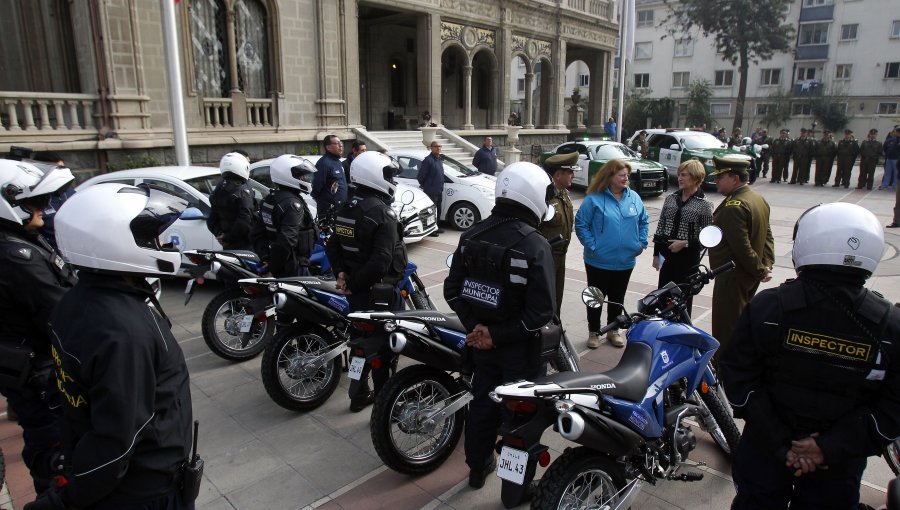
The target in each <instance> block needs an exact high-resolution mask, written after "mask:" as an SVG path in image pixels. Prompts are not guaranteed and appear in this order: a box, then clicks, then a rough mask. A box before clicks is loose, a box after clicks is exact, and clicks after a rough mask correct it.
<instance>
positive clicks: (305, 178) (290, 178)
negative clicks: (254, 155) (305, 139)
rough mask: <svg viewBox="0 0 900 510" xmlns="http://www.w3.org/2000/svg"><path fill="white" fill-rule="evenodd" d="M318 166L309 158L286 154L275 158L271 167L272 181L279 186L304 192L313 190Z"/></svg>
mask: <svg viewBox="0 0 900 510" xmlns="http://www.w3.org/2000/svg"><path fill="white" fill-rule="evenodd" d="M314 173H316V167H315V166H313V164H312V163H310V162H309V160H307V159H303V158H301V157H300V156H294V155H292V154H284V155H281V156H278V157H277V158H275V161H273V162H272V165H271V166H270V167H269V175H270V176H271V177H272V182H273V183H275V184H277V185H278V186H287V187H288V188H293V189H296V190H300V191H301V192H303V193H309V192H311V191H312V179H313V174H314Z"/></svg>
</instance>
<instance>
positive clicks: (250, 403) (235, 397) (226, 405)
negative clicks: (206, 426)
mask: <svg viewBox="0 0 900 510" xmlns="http://www.w3.org/2000/svg"><path fill="white" fill-rule="evenodd" d="M210 398H211V399H212V400H213V401H214V402H216V403H217V404H218V405H219V406H220V407H221V408H222V410H224V411H226V412H227V413H228V414H241V413H245V412H246V411H248V410H250V409H253V408H257V407H260V406H264V405H272V406H275V407H278V406H277V405H276V404H275V403H274V402H272V399H270V398H269V395H268V394H267V393H266V390H265V388H263V385H262V382H261V381H244V382H241V383H240V384H239V385H238V386H235V387H232V388H228V389H223V390H222V391H219V392H218V393H214V394H212V395H211V396H210ZM279 409H281V408H279Z"/></svg>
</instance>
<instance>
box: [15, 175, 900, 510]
mask: <svg viewBox="0 0 900 510" xmlns="http://www.w3.org/2000/svg"><path fill="white" fill-rule="evenodd" d="M880 173H881V172H880V171H879V175H878V177H879V178H880ZM853 182H855V181H853ZM754 187H755V189H756V190H757V191H759V192H760V193H761V194H762V195H763V196H764V197H765V198H766V200H767V201H768V202H769V204H770V205H771V206H772V222H771V225H772V232H773V234H774V236H775V254H776V262H775V266H776V267H775V271H774V278H773V280H772V281H771V282H770V283H768V284H764V285H763V287H771V286H775V285H777V284H778V283H779V282H782V281H784V280H785V279H786V278H790V277H792V276H794V271H793V268H792V265H791V258H790V251H791V232H792V229H793V225H794V222H795V221H796V219H797V217H798V216H799V215H800V214H801V213H802V212H803V211H804V210H806V209H807V208H809V207H810V206H813V205H815V204H817V203H822V202H837V201H843V202H851V203H856V204H860V205H862V206H865V207H867V208H868V209H870V210H871V211H872V212H874V213H875V214H876V215H877V216H878V218H879V219H880V220H881V221H882V223H884V224H887V223H889V222H890V220H891V209H892V207H893V205H894V193H893V192H887V191H865V190H859V191H858V190H852V189H851V190H846V189H843V188H830V187H828V188H814V187H812V186H810V185H807V186H802V187H801V186H791V185H787V184H770V183H768V181H763V182H759V183H758V184H756V185H755V186H754ZM708 196H709V198H710V199H711V200H712V201H713V202H714V203H716V204H717V203H718V202H719V201H721V196H719V195H717V194H716V193H715V192H710V193H709V194H708ZM582 198H583V193H581V192H574V193H573V199H574V200H573V201H574V202H575V207H576V209H577V207H578V205H579V204H580V203H581V200H582ZM662 204H663V197H658V198H650V199H646V200H645V205H646V207H647V209H648V211H649V213H650V218H651V221H652V222H651V226H650V233H651V236H652V233H653V231H654V230H655V228H656V220H657V218H658V217H659V212H660V208H661V207H662ZM898 230H900V229H898ZM898 234H900V232H898V231H897V230H891V229H887V230H886V235H885V238H886V241H887V244H888V249H887V251H886V253H885V256H884V260H883V262H882V264H881V265H880V266H879V268H878V271H877V272H876V274H875V276H874V277H873V278H871V280H870V283H869V287H870V288H872V289H875V290H878V291H879V292H881V293H882V294H884V295H885V296H886V297H887V298H888V299H890V300H891V301H894V302H898V301H900V285H898V283H900V262H898V257H897V254H898V253H897V251H898V246H900V235H898ZM458 239H459V233H458V232H453V231H450V230H448V231H447V232H446V233H444V234H441V236H440V237H437V238H426V239H425V240H424V241H422V242H420V243H418V244H415V245H413V246H411V247H410V249H409V257H410V259H411V260H412V261H414V262H415V263H416V264H418V266H419V275H420V276H421V278H422V280H423V281H424V282H425V283H426V285H427V286H428V292H429V293H430V294H431V296H432V299H434V301H435V302H436V303H437V305H438V308H439V309H441V310H444V311H449V309H448V308H447V306H446V303H445V301H444V299H443V296H442V282H443V280H444V277H445V276H446V274H447V267H446V264H445V260H446V258H447V255H448V254H450V253H451V252H452V251H453V250H454V249H455V247H456V244H457V241H458ZM651 257H652V250H648V251H645V252H644V253H643V254H642V255H641V256H640V257H639V259H638V264H637V267H636V268H635V271H634V273H633V276H632V280H631V283H630V286H629V293H628V296H627V297H626V306H627V305H628V304H629V303H634V302H635V300H636V299H637V298H638V297H640V296H642V295H643V294H645V293H646V292H648V291H650V290H652V289H654V288H656V282H657V273H656V271H655V270H654V269H653V268H652V267H651ZM567 268H568V269H567V280H566V295H565V300H564V303H563V306H562V320H563V324H564V326H565V327H566V328H567V331H568V334H569V337H570V338H571V339H572V341H573V342H574V344H575V346H576V348H578V349H579V350H580V351H581V352H582V353H583V357H582V359H583V369H585V370H594V371H599V370H606V369H608V368H610V367H612V366H614V365H615V363H616V362H617V360H618V358H619V356H620V355H621V353H622V350H621V349H616V348H614V347H611V346H609V345H608V344H606V343H604V344H603V345H601V347H600V348H599V349H597V350H594V351H587V349H586V344H587V330H586V318H585V312H584V306H583V305H582V303H581V299H580V292H581V290H582V288H583V287H584V285H585V283H584V282H585V273H584V265H583V262H582V257H581V246H580V244H578V242H577V239H574V240H573V243H572V245H571V246H570V249H569V254H568V259H567ZM183 288H184V281H181V280H171V281H168V282H166V283H165V285H164V290H163V298H162V306H163V307H164V309H165V311H166V313H167V314H168V315H169V317H170V318H171V320H172V322H173V330H174V333H175V336H176V337H177V338H178V340H179V343H180V344H181V346H182V348H183V349H184V352H185V356H186V357H187V363H188V367H189V369H190V373H191V389H192V395H193V401H194V416H195V418H197V419H199V420H200V442H199V443H200V444H199V447H200V453H201V455H202V456H203V457H204V458H205V459H206V472H205V476H204V484H203V488H202V492H201V495H200V498H199V500H198V501H197V507H198V508H199V509H203V510H226V509H227V510H231V509H237V510H251V509H253V510H255V509H313V508H321V509H338V508H344V509H354V510H356V509H375V508H389V509H392V510H404V509H451V508H453V509H495V508H496V509H499V508H502V505H501V503H500V499H499V492H500V491H499V489H500V480H499V479H498V478H496V477H494V476H492V477H489V479H488V483H487V484H486V485H485V487H484V488H483V489H482V490H479V491H474V490H472V489H470V488H469V487H468V485H467V474H468V469H467V467H466V465H465V462H464V458H463V455H462V441H461V442H460V446H459V448H458V449H457V452H455V454H454V455H452V456H451V458H450V459H449V460H448V461H447V463H446V464H445V465H444V466H442V467H441V468H440V469H438V470H437V471H435V472H434V473H431V474H429V475H426V476H422V477H409V476H405V475H399V474H397V473H394V472H392V471H390V470H388V469H387V468H386V467H385V466H384V465H383V464H382V463H381V461H380V460H379V458H378V456H377V455H376V453H375V450H374V448H373V446H372V441H371V437H370V434H369V413H368V409H367V410H366V411H364V412H361V413H357V414H353V413H350V411H349V410H348V404H349V403H348V399H347V396H346V393H347V380H346V378H345V379H344V380H343V381H342V383H341V386H340V387H339V388H338V389H337V391H336V392H335V394H334V395H333V396H332V397H331V399H330V400H329V401H328V402H327V403H326V404H325V405H323V406H322V407H320V408H319V409H316V410H315V411H313V412H309V413H305V414H300V413H292V412H289V411H286V410H284V409H282V408H281V407H278V406H277V405H275V404H274V403H273V402H272V401H271V400H270V399H269V397H268V396H267V395H266V393H265V391H264V390H263V387H262V383H261V381H260V375H259V364H260V360H259V358H257V359H255V360H252V361H247V362H244V363H239V364H234V363H229V362H226V361H224V360H222V359H220V358H218V357H216V356H215V355H213V354H212V353H210V352H209V349H208V348H207V347H206V344H205V343H204V342H203V338H202V337H201V330H200V316H201V314H202V311H203V308H204V307H205V306H206V303H207V302H208V301H209V300H210V299H211V298H212V297H213V296H214V295H215V294H216V293H218V292H219V291H220V289H221V287H219V286H218V285H217V284H215V283H210V284H207V285H204V286H203V287H201V288H200V289H199V290H198V291H197V292H196V294H195V296H194V298H193V300H192V301H191V303H190V305H189V306H187V307H185V306H183V295H182V291H183ZM711 295H712V285H709V286H707V287H706V288H705V289H704V291H703V293H702V294H701V295H699V296H697V298H695V300H694V314H695V318H694V320H695V322H696V324H697V325H698V326H699V327H701V328H703V329H705V330H708V329H709V326H710V313H709V312H710V296H711ZM18 430H19V429H18V427H17V426H15V425H14V424H12V423H10V422H7V421H6V420H5V419H4V420H2V424H0V440H2V442H0V445H2V446H3V449H4V452H5V453H6V455H7V463H8V473H7V474H8V475H9V477H10V480H9V491H10V493H11V495H12V497H13V498H14V501H13V502H12V503H4V501H3V500H2V499H0V507H2V508H9V507H11V506H12V507H14V508H16V509H20V508H22V506H23V505H24V503H25V502H27V501H29V500H30V499H32V498H33V497H34V495H33V493H31V491H30V483H29V481H28V480H27V473H25V472H24V468H23V466H22V464H21V459H20V458H19V456H18V451H19V450H20V449H21V443H20V442H18V441H20V440H19V439H18V434H17V433H18ZM695 432H696V434H697V437H698V447H697V450H695V452H693V453H692V454H691V458H692V459H693V460H697V461H702V462H703V463H705V465H703V466H701V467H698V468H694V469H693V470H700V471H703V472H704V473H705V475H706V476H705V478H704V479H703V480H702V481H700V482H694V483H684V482H661V483H659V484H658V485H656V486H650V485H645V489H644V491H643V493H642V494H641V495H640V496H639V498H638V499H637V501H636V503H635V504H634V505H633V506H632V508H633V509H635V510H651V509H652V510H674V509H686V510H698V509H724V508H728V505H729V503H730V500H731V498H732V496H733V495H734V489H733V487H732V484H731V479H730V476H729V474H730V466H729V463H728V460H727V459H726V458H725V457H724V456H723V455H721V454H720V453H719V452H718V450H717V449H716V448H715V446H714V445H713V443H712V441H711V439H710V438H709V437H708V436H707V435H706V434H705V433H704V432H702V431H699V428H696V427H695ZM544 437H545V441H546V443H545V444H549V445H550V446H551V447H552V449H553V452H552V453H553V458H554V459H556V458H557V457H558V455H559V452H560V451H562V449H564V448H565V447H566V446H567V445H566V441H565V440H563V439H561V438H560V437H559V436H558V435H556V434H554V433H553V432H552V431H550V432H548V433H546V434H545V436H544ZM17 442H18V443H17ZM890 477H891V474H890V470H889V469H888V468H887V466H886V464H885V463H884V461H882V460H880V459H877V458H872V459H870V462H869V468H868V469H867V471H866V473H865V476H864V479H865V481H864V486H863V492H862V496H863V500H864V501H865V502H867V503H869V504H871V505H877V504H879V502H883V501H884V487H885V486H886V485H887V482H888V480H889V478H890ZM523 508H525V505H523Z"/></svg>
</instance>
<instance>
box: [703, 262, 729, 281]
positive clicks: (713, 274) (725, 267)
mask: <svg viewBox="0 0 900 510" xmlns="http://www.w3.org/2000/svg"><path fill="white" fill-rule="evenodd" d="M732 269H734V261H733V260H729V261H728V262H726V263H724V264H722V265H721V266H719V267H717V268H715V269H713V270H712V271H710V272H709V277H710V279H712V278H715V277H716V276H719V275H720V274H722V273H724V272H725V271H731V270H732Z"/></svg>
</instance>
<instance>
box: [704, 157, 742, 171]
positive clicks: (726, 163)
mask: <svg viewBox="0 0 900 510" xmlns="http://www.w3.org/2000/svg"><path fill="white" fill-rule="evenodd" d="M713 164H715V166H716V171H715V172H713V173H711V174H710V175H719V174H724V173H725V172H734V173H738V174H740V173H744V174H746V173H747V169H748V168H749V167H750V162H749V161H747V160H746V159H743V158H729V157H719V156H716V157H714V158H713Z"/></svg>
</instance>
